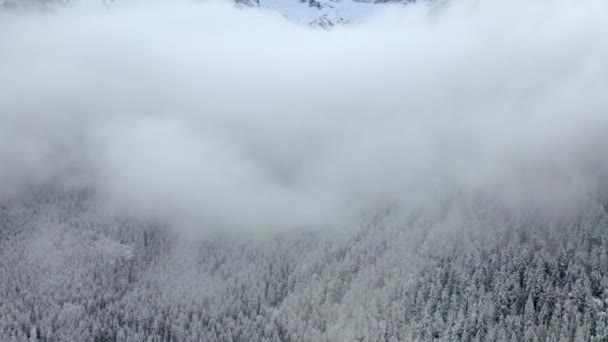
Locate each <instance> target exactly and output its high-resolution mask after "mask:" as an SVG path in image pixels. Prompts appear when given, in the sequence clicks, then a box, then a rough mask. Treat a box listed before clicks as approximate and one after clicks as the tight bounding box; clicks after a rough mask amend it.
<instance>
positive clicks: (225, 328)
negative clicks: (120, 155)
mask: <svg viewBox="0 0 608 342" xmlns="http://www.w3.org/2000/svg"><path fill="white" fill-rule="evenodd" d="M91 198H92V197H91V196H90V194H87V193H56V192H52V191H49V192H44V193H39V194H37V195H33V196H31V197H28V198H27V199H20V200H12V201H3V202H2V203H1V205H0V341H2V342H5V341H6V342H13V341H47V342H53V341H95V342H98V341H99V342H101V341H103V342H109V341H121V342H122V341H129V342H131V341H158V342H160V341H167V342H170V341H171V342H177V341H235V342H236V341H560V342H561V341H577V342H578V341H608V321H607V317H606V311H607V307H608V277H607V276H608V214H607V213H606V212H605V211H604V209H605V208H604V207H603V206H602V205H601V203H600V202H599V201H590V203H589V205H588V206H587V208H586V209H585V210H584V213H582V214H581V215H578V216H576V218H569V219H563V220H547V219H546V218H543V217H542V215H536V214H533V213H528V214H526V215H520V216H517V215H513V214H512V213H504V212H502V213H501V212H500V211H496V210H493V209H492V210H489V209H488V208H487V207H486V208H481V207H483V206H481V207H480V208H473V209H471V207H470V206H468V207H466V210H465V209H463V208H464V207H465V206H462V205H460V204H450V205H448V207H447V208H445V210H442V212H441V213H434V214H433V215H431V214H428V213H419V214H417V215H413V214H411V215H402V214H401V213H398V211H397V210H389V211H387V212H385V213H382V214H378V215H375V216H369V217H365V218H363V219H362V220H361V224H360V225H359V226H358V227H352V228H349V229H328V230H325V231H315V232H310V231H309V232H290V233H283V234H275V235H272V236H261V237H243V236H231V237H226V236H224V237H220V236H204V235H199V236H196V237H193V236H192V235H191V234H190V235H186V234H184V233H179V232H176V231H175V230H170V229H167V228H166V227H164V226H162V225H160V224H154V223H151V222H146V221H143V220H133V219H121V218H117V217H115V216H110V215H106V214H104V213H102V212H100V211H98V210H95V209H94V208H95V207H96V205H95V203H94V202H93V201H92V199H91Z"/></svg>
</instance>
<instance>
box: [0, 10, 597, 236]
mask: <svg viewBox="0 0 608 342" xmlns="http://www.w3.org/2000/svg"><path fill="white" fill-rule="evenodd" d="M606 13H608V2H606V1H605V0H588V1H584V2H580V1H571V0H552V1H544V0H514V1H497V0H496V1H474V0H460V1H458V0H454V1H451V2H450V3H449V4H446V5H444V6H440V7H438V8H435V9H429V8H428V7H426V6H422V5H420V6H414V5H413V6H404V7H403V8H397V7H390V10H387V11H385V12H382V13H378V14H377V15H376V16H374V17H373V18H372V19H370V20H369V21H367V22H366V23H365V24H361V25H355V26H347V27H340V28H338V29H335V30H332V31H329V32H326V31H321V30H314V29H310V28H307V27H303V26H298V25H295V24H292V23H290V22H288V21H286V20H285V19H283V18H282V17H281V16H280V15H278V14H275V13H270V12H263V11H256V10H253V9H250V10H242V9H241V10H239V9H236V8H235V7H233V6H231V5H229V4H226V3H217V2H208V3H190V2H171V4H166V3H156V2H155V3H147V4H144V3H141V2H138V3H135V4H131V3H127V4H119V5H118V6H116V7H114V8H112V9H111V10H108V9H104V8H101V7H95V6H88V7H86V8H85V7H78V6H77V7H74V8H66V9H64V10H61V11H59V12H56V13H54V14H50V15H49V14H31V13H30V14H19V13H4V14H0V122H1V124H0V165H1V167H0V194H2V195H4V196H8V195H11V194H15V193H19V192H22V191H25V189H28V188H31V187H36V186H40V185H44V184H47V183H53V184H72V185H74V184H76V185H79V186H81V185H82V186H90V187H92V188H94V189H95V190H96V193H98V194H99V196H100V197H99V198H100V199H101V200H102V201H103V203H104V204H107V205H109V206H111V207H115V208H121V209H122V210H125V211H127V212H128V213H130V214H134V215H144V216H150V217H152V218H157V219H161V220H166V221H167V222H169V223H172V224H174V225H176V226H189V227H195V229H199V230H202V231H209V230H228V231H257V230H278V229H291V228H296V227H320V226H328V225H333V224H336V223H340V222H342V221H343V219H344V218H347V217H350V215H352V214H353V213H355V212H357V211H359V210H362V209H370V208H374V207H376V206H381V205H383V204H385V203H392V202H395V201H397V202H401V203H405V204H404V205H406V206H407V205H419V204H421V203H431V204H432V203H433V201H435V200H436V199H437V197H438V196H441V195H445V194H448V193H453V192H461V193H466V194H474V193H484V194H491V195H492V196H495V198H496V199H498V200H499V201H502V202H504V203H506V204H507V205H508V206H513V208H519V207H522V208H523V207H526V208H535V209H540V210H549V211H556V212H561V211H563V210H564V209H565V208H570V207H572V206H575V205H576V204H577V203H579V202H580V200H581V198H582V197H581V196H586V195H588V194H590V193H591V192H593V191H595V190H597V188H598V187H599V182H600V180H601V179H602V177H603V176H604V175H605V173H606V169H607V166H608V165H607V163H608V134H607V133H608V98H607V97H606V92H607V90H608V63H607V62H606V61H608V38H607V37H608V15H607V14H606ZM429 201H430V202H429Z"/></svg>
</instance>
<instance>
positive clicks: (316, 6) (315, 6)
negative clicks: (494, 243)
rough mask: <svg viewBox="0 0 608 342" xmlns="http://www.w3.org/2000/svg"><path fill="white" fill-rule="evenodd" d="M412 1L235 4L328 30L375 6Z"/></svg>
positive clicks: (247, 0)
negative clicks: (276, 13) (263, 9)
mask: <svg viewBox="0 0 608 342" xmlns="http://www.w3.org/2000/svg"><path fill="white" fill-rule="evenodd" d="M414 1H415V0H397V1H378V0H375V1H374V0H371V1H365V0H362V1H361V0H359V1H357V0H237V3H238V4H240V5H242V6H252V7H260V8H267V9H272V10H276V11H278V12H280V13H282V14H283V15H285V17H287V18H288V19H289V20H292V21H294V22H297V23H301V24H308V25H312V26H318V27H323V28H328V27H331V26H334V25H336V24H343V23H352V22H359V21H361V20H363V19H365V18H366V17H367V16H368V15H369V14H370V13H371V12H372V11H373V10H374V8H376V7H377V6H378V5H384V4H387V3H392V4H406V3H411V2H414Z"/></svg>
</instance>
